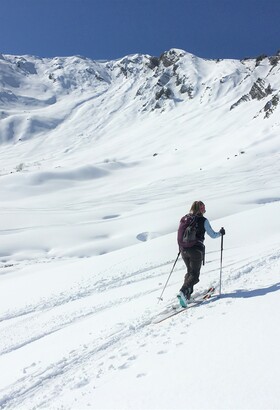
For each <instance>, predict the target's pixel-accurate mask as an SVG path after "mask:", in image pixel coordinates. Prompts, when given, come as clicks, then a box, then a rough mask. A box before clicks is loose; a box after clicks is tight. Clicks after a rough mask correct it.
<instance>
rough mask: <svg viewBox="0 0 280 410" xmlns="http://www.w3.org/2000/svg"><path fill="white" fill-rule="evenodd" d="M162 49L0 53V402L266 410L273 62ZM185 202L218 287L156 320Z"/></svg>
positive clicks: (276, 195)
mask: <svg viewBox="0 0 280 410" xmlns="http://www.w3.org/2000/svg"><path fill="white" fill-rule="evenodd" d="M166 57H168V58H171V59H173V60H174V61H175V62H174V61H173V63H172V64H173V65H171V66H167V67H164V66H163V63H162V61H159V65H158V66H157V67H154V68H150V67H148V63H149V61H150V60H149V56H141V55H132V56H128V57H125V58H123V59H119V60H116V61H111V62H108V61H104V62H95V61H91V60H89V59H86V58H83V57H77V56H75V57H69V58H55V59H52V60H48V59H39V58H37V57H32V56H21V57H15V56H7V55H3V56H2V57H1V59H0V86H1V88H0V105H1V107H0V119H1V121H0V141H1V145H0V157H1V162H0V181H1V184H0V208H1V222H0V331H1V338H0V368H1V370H2V371H1V374H0V408H1V409H37V408H38V409H39V408H47V409H86V408H93V409H121V410H125V409H127V410H128V409H147V410H148V409H244V410H245V409H277V408H280V392H279V380H280V359H279V353H278V350H279V341H280V330H279V319H280V313H279V312H280V302H279V300H280V299H279V295H278V292H279V290H280V280H279V271H280V248H279V243H280V218H279V200H280V189H279V188H280V183H279V163H280V162H279V152H280V150H279V148H280V145H279V126H280V122H279V109H280V108H279V106H276V107H275V109H274V111H273V112H272V114H271V115H270V116H269V117H268V118H264V111H263V109H264V106H265V104H266V103H267V101H269V100H270V99H271V98H272V95H267V96H266V97H264V98H262V99H261V100H257V99H255V100H254V99H252V100H250V101H249V100H248V101H246V102H242V103H241V104H240V105H238V106H237V107H236V108H234V109H232V110H230V107H231V106H232V105H233V104H234V103H236V102H237V101H238V100H239V99H240V98H241V97H242V96H243V95H247V94H248V93H249V91H250V89H251V88H252V85H253V83H254V82H255V81H256V80H257V79H258V78H262V79H264V81H265V84H266V86H267V85H268V84H271V86H272V88H273V95H274V94H275V95H277V93H279V89H280V73H279V64H278V65H277V66H276V67H274V68H273V69H272V67H271V65H270V63H269V60H268V59H265V60H263V61H262V63H261V64H260V65H259V66H256V65H255V62H254V61H253V60H250V61H246V62H245V63H242V62H240V61H235V60H221V61H219V62H217V61H207V60H203V59H199V58H197V57H195V56H193V55H191V54H189V53H186V52H184V51H182V50H177V49H173V50H171V51H170V53H169V54H168V53H167V54H166ZM174 64H176V65H177V66H178V68H176V70H177V71H176V70H175V68H174ZM174 70H175V71H176V75H177V77H175V78H174V75H173V74H174ZM168 76H169V77H168ZM184 76H185V77H184ZM100 78H102V79H100ZM168 78H170V80H168ZM178 78H181V79H182V78H185V80H184V81H185V84H187V85H189V86H190V85H191V86H192V90H193V91H192V97H191V98H190V96H189V95H188V94H187V93H184V94H182V95H180V93H179V91H178V86H177V85H176V79H177V80H178ZM159 79H161V81H163V79H164V81H165V82H166V81H167V83H166V84H165V85H166V86H168V87H170V89H171V90H172V93H173V97H172V98H171V99H169V98H167V99H166V98H162V99H161V98H160V99H159V100H158V101H157V100H156V99H155V97H154V96H155V92H157V91H159V90H160V86H159V85H158V81H159ZM138 90H140V91H141V92H139V93H137V91H138ZM157 102H160V108H155V105H156V103H157ZM143 107H144V108H143ZM198 199H201V200H203V201H204V202H205V204H206V210H207V213H206V216H207V217H208V218H209V220H210V222H211V225H212V227H213V229H214V230H219V229H220V227H221V226H224V227H225V230H226V236H225V237H224V251H223V266H222V268H223V269H222V293H221V295H218V294H217V295H216V297H213V298H212V299H210V300H209V301H207V302H205V303H204V304H202V305H200V306H198V307H193V308H190V309H189V310H187V311H186V312H183V313H181V314H179V315H177V316H174V317H173V318H170V319H168V320H166V321H164V322H162V323H159V324H156V323H154V320H155V318H156V316H157V315H158V314H159V313H160V312H162V311H163V310H164V309H165V307H166V306H167V305H170V304H174V303H177V301H176V293H177V292H178V290H179V288H180V287H181V284H182V281H183V277H184V274H185V267H184V263H183V261H182V259H181V258H180V259H179V260H178V262H177V264H176V266H175V269H174V272H173V274H172V275H171V278H170V280H169V282H168V285H167V287H166V290H165V292H164V295H163V301H161V302H159V300H158V298H159V296H160V294H161V292H162V290H163V287H164V285H165V283H166V280H167V278H168V276H169V273H170V271H171V268H172V266H173V264H174V261H175V259H176V256H177V253H178V249H177V243H176V230H177V227H178V223H179V220H180V218H181V216H182V215H184V214H185V213H186V212H187V211H188V210H189V207H190V205H191V203H192V202H193V201H194V200H198ZM220 246H221V242H220V239H215V240H213V239H211V238H209V237H208V238H206V264H205V266H203V268H202V270H201V277H200V282H199V283H198V284H197V285H196V286H195V294H199V293H200V292H202V291H203V290H205V289H207V288H208V287H209V286H215V287H216V288H217V289H218V288H219V276H220V256H221V253H220ZM217 293H218V292H217Z"/></svg>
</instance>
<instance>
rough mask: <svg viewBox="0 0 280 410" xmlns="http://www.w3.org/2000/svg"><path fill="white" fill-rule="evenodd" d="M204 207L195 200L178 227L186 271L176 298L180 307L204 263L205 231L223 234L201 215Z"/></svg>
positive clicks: (188, 297) (183, 304) (217, 235)
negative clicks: (216, 230)
mask: <svg viewBox="0 0 280 410" xmlns="http://www.w3.org/2000/svg"><path fill="white" fill-rule="evenodd" d="M205 212H206V209H205V205H204V203H203V202H202V201H195V202H194V203H193V204H192V206H191V209H190V213H189V214H187V215H185V216H183V218H181V221H180V226H179V229H178V245H179V250H180V253H181V256H182V258H183V260H184V262H185V265H186V267H187V273H186V275H185V280H184V283H183V286H182V287H181V289H180V291H179V294H178V299H179V302H180V305H181V306H182V307H187V303H188V300H189V299H190V296H191V294H192V293H193V287H194V285H195V284H196V283H198V282H199V275H200V269H201V264H202V262H203V264H204V255H205V246H204V235H205V232H207V234H208V235H209V236H210V237H211V238H219V237H220V236H222V235H225V230H224V228H221V229H220V231H219V232H215V231H214V230H213V229H212V227H211V225H210V223H209V221H208V219H207V218H205V217H204V216H203V215H204V214H205Z"/></svg>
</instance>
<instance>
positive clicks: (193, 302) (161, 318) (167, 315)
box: [153, 287, 215, 324]
mask: <svg viewBox="0 0 280 410" xmlns="http://www.w3.org/2000/svg"><path fill="white" fill-rule="evenodd" d="M214 292H215V288H214V287H210V288H209V289H208V290H207V291H206V292H204V293H202V294H201V295H199V296H198V297H196V298H195V299H193V300H191V301H189V303H188V305H187V307H185V308H183V307H181V306H180V307H174V306H173V307H172V310H169V311H167V312H166V311H164V312H161V313H160V314H159V315H158V316H157V317H156V318H155V319H154V320H153V323H154V324H157V323H161V322H163V321H164V320H167V319H169V318H171V317H173V316H176V315H178V314H179V313H182V312H185V311H186V310H188V309H190V308H192V307H195V306H199V305H201V304H202V303H204V302H205V301H207V300H208V299H210V298H211V297H212V296H213V294H214Z"/></svg>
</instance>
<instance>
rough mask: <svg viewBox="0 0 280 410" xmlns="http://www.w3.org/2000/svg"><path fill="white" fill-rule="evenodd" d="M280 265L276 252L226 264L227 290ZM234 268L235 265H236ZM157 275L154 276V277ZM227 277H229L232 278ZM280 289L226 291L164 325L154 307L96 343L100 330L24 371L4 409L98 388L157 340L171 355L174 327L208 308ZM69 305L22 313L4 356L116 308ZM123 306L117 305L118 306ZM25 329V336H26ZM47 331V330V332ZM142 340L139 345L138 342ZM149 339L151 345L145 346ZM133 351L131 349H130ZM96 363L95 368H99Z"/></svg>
mask: <svg viewBox="0 0 280 410" xmlns="http://www.w3.org/2000/svg"><path fill="white" fill-rule="evenodd" d="M169 264H170V262H167V263H165V264H162V265H161V266H153V267H152V268H145V269H143V270H139V271H137V272H134V273H133V272H132V273H130V274H129V273H127V274H125V275H123V277H122V278H118V279H116V280H111V281H108V282H107V283H103V281H102V280H100V281H98V282H97V283H96V284H95V286H94V287H93V288H92V289H90V290H88V291H84V292H81V293H80V294H79V295H76V293H75V292H74V294H75V295H76V297H77V298H79V299H81V298H85V297H88V296H89V295H91V294H92V293H93V292H106V290H110V289H112V288H115V287H117V285H116V281H118V283H119V281H120V280H121V283H119V285H118V286H121V287H122V286H126V285H129V284H130V283H134V282H135V281H138V280H141V281H146V280H149V279H150V278H151V277H154V275H155V272H156V270H157V269H159V268H160V267H166V266H167V265H169ZM275 264H277V265H280V252H279V251H276V252H272V253H270V254H268V255H263V256H261V257H260V258H257V259H255V260H254V261H252V260H251V261H250V262H247V263H243V264H241V263H240V262H239V263H237V264H236V265H237V266H231V267H229V266H225V272H226V273H227V277H226V278H225V280H224V284H223V285H224V287H225V288H226V287H228V286H230V285H231V288H232V287H233V285H235V284H236V283H238V284H240V281H241V283H242V285H243V286H244V284H246V283H247V278H248V282H249V283H252V275H253V278H256V284H257V283H258V277H260V275H264V274H265V272H266V271H267V270H269V269H271V268H272V267H273V265H275ZM233 265H234V264H233ZM151 271H152V272H153V273H152V274H151ZM140 272H141V273H147V276H145V277H141V279H139V278H138V277H137V275H138V274H139V273H140ZM226 273H225V274H226ZM160 275H162V272H159V273H158V272H157V273H156V276H160ZM279 289H280V283H278V284H274V285H273V286H272V287H271V288H270V289H269V288H266V289H258V287H257V286H256V288H255V289H253V290H246V289H245V290H242V291H241V290H235V291H234V292H229V293H227V292H226V293H225V294H223V295H222V297H221V299H220V301H219V299H218V300H216V299H213V300H211V299H210V300H209V301H207V302H205V303H204V304H203V307H202V306H200V307H199V308H198V309H196V308H195V307H194V308H192V309H191V310H189V311H187V312H186V313H184V312H183V313H182V314H180V315H178V317H174V318H171V319H168V320H167V321H166V322H164V323H161V324H156V325H155V324H151V322H152V319H153V317H155V313H153V312H152V309H151V308H150V309H147V310H146V312H145V313H144V314H143V315H142V316H140V317H136V318H135V320H133V322H132V323H129V322H128V323H125V322H124V323H117V324H116V325H115V327H114V328H106V323H105V324H104V325H105V327H104V329H103V333H102V337H101V338H97V339H94V332H93V331H92V337H93V340H92V341H91V342H87V343H86V344H85V345H83V346H80V347H78V348H76V349H74V350H72V351H71V352H69V355H68V356H66V357H64V358H63V359H61V360H58V361H56V362H53V363H51V364H50V365H49V366H46V367H40V363H32V364H31V365H30V366H29V367H27V368H25V369H23V376H22V377H20V378H19V379H18V380H17V381H16V383H15V384H13V385H10V386H8V387H6V388H5V390H4V391H3V396H2V398H1V399H0V408H1V409H5V408H25V406H27V405H28V406H29V404H28V403H29V402H30V400H31V402H32V398H33V397H34V398H35V397H36V406H37V407H39V408H40V407H44V406H47V407H48V406H49V405H50V403H51V402H52V399H53V398H55V397H56V396H57V395H59V394H60V393H61V391H62V390H63V389H64V387H65V386H71V387H70V388H71V389H79V388H80V387H83V386H84V385H87V384H88V383H89V381H90V380H91V381H92V380H94V386H93V388H96V387H97V386H98V383H99V381H100V380H101V379H102V378H103V377H108V374H109V373H110V372H112V371H113V372H114V371H116V370H122V369H125V368H127V366H130V365H131V364H133V362H134V360H136V359H137V358H138V356H139V355H140V356H141V354H145V351H146V346H147V344H149V343H151V341H152V340H153V339H154V340H155V339H156V340H159V339H161V341H162V340H165V341H164V342H163V343H164V345H165V346H166V349H165V350H162V349H161V348H160V349H159V350H158V354H165V353H167V352H168V344H169V343H171V340H170V337H168V333H169V329H170V328H171V327H173V326H174V323H176V321H179V322H184V323H185V322H186V317H187V318H188V319H189V320H190V318H193V317H195V318H196V320H201V319H203V318H205V316H206V317H207V314H208V313H207V312H208V308H210V307H211V309H214V308H215V304H217V303H223V302H224V301H225V303H234V300H235V299H236V298H242V297H253V296H261V295H263V294H265V292H268V291H276V290H279ZM156 291H158V288H157V289H150V290H149V291H146V292H145V293H143V292H140V293H138V294H133V295H132V296H131V297H127V298H119V299H118V301H117V304H127V303H128V302H129V301H134V300H136V301H137V300H138V298H141V297H143V295H144V294H148V293H153V292H156ZM69 302H70V303H71V302H75V301H74V300H73V299H71V296H70V295H68V296H67V297H65V296H64V298H58V299H55V298H54V299H53V300H50V301H49V303H48V304H43V305H40V304H39V305H37V306H34V307H33V308H32V310H31V309H30V308H28V309H26V311H24V310H23V311H21V312H19V313H18V315H19V316H21V317H22V316H23V315H26V316H27V317H26V318H24V320H22V323H21V322H20V321H18V322H17V326H15V339H16V341H17V342H16V343H15V344H14V345H10V346H9V343H10V342H9V341H6V342H5V341H4V338H1V355H5V354H9V353H12V352H13V351H14V350H16V349H20V348H21V347H24V346H25V345H26V344H29V343H33V342H36V341H37V340H38V339H40V338H43V337H47V336H49V335H50V334H51V333H53V332H59V331H60V330H62V329H63V328H64V327H65V326H69V325H75V323H76V321H79V320H83V319H86V318H87V316H88V315H96V314H98V313H99V312H100V311H103V310H106V309H110V308H111V307H112V306H111V305H110V303H105V304H104V305H103V306H95V307H92V309H89V310H88V311H87V310H86V309H83V312H81V311H76V310H75V308H74V309H73V311H72V312H71V313H69V307H68V311H67V312H68V315H67V316H66V315H65V314H58V315H57V314H56V310H57V309H58V308H60V307H61V305H63V304H69ZM116 308H117V306H116ZM158 309H159V311H162V305H161V307H160V308H158ZM48 313H50V317H49V318H46V320H44V318H43V316H44V315H45V314H48ZM15 319H19V317H17V316H16V314H15V313H14V316H10V317H9V316H6V317H5V318H4V319H3V318H2V320H6V321H11V327H12V326H13V320H15ZM24 329H25V333H24ZM27 329H29V330H30V331H31V333H33V336H31V335H29V336H28V335H27V334H26V333H28V332H26V330H27ZM41 329H47V330H45V331H43V332H42V331H41ZM186 332H188V326H185V330H183V331H182V332H181V333H180V336H179V337H178V340H177V341H176V344H178V345H179V344H180V343H182V340H181V338H182V339H183V338H184V335H185V334H186ZM16 333H19V334H21V333H22V335H23V340H22V342H21V343H19V342H18V340H19V338H20V337H19V334H16ZM8 335H9V339H10V338H11V332H10V330H9V332H8ZM131 338H132V342H129V343H128V341H129V339H131ZM135 340H136V342H135ZM143 340H144V341H145V342H143ZM126 343H127V344H129V345H131V343H132V344H133V343H134V344H135V343H136V349H135V350H136V354H135V355H130V351H129V350H127V351H126V349H125V346H126ZM130 350H131V349H130ZM93 363H95V365H94V366H93ZM144 376H145V374H138V375H137V377H144ZM44 391H48V394H47V396H46V395H44Z"/></svg>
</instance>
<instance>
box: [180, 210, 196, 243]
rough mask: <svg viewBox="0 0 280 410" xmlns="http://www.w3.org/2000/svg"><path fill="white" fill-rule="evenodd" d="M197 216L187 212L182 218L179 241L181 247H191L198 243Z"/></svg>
mask: <svg viewBox="0 0 280 410" xmlns="http://www.w3.org/2000/svg"><path fill="white" fill-rule="evenodd" d="M196 233H197V217H196V215H193V214H187V215H185V216H183V218H181V220H180V225H179V229H178V235H177V241H178V245H179V248H180V249H181V248H191V247H192V246H194V245H195V244H197V237H196Z"/></svg>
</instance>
